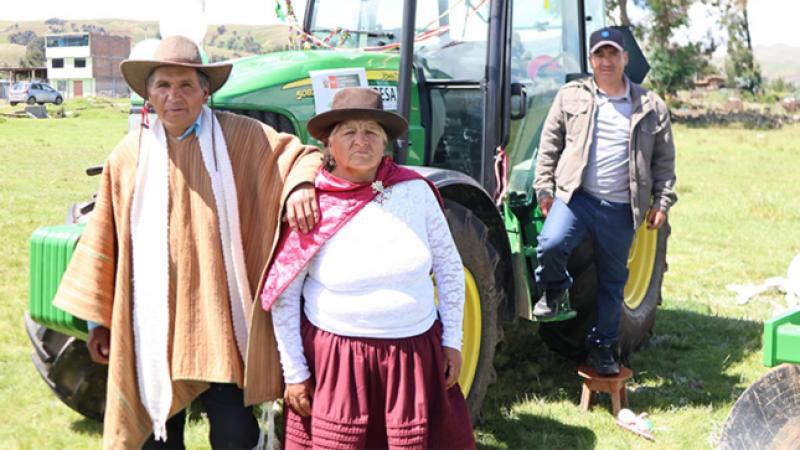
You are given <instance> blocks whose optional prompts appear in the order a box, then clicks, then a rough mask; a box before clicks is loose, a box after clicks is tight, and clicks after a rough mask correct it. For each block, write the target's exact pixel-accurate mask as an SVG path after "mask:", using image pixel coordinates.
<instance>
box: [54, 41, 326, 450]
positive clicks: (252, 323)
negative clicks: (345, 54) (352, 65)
mask: <svg viewBox="0 0 800 450" xmlns="http://www.w3.org/2000/svg"><path fill="white" fill-rule="evenodd" d="M120 67H121V70H122V73H123V76H124V77H125V79H126V81H127V82H128V84H129V85H130V87H131V89H132V90H133V91H134V92H136V93H138V94H139V95H141V96H142V97H143V98H145V99H147V101H148V103H149V104H150V105H152V107H153V108H154V109H155V112H156V114H157V116H158V118H157V119H155V120H153V121H152V122H150V123H149V124H148V123H147V121H145V122H144V123H143V125H142V126H141V127H140V128H139V129H136V130H134V131H132V132H130V133H128V135H127V136H126V137H125V138H123V139H122V141H121V142H120V143H119V144H118V145H117V147H116V148H115V149H114V151H113V152H112V153H111V155H110V156H109V157H108V160H107V161H106V163H105V166H104V168H103V174H102V179H101V182H100V189H99V192H98V194H97V200H96V205H95V210H94V213H93V216H92V218H91V220H90V222H89V224H88V225H87V227H86V229H85V231H84V233H83V235H82V236H81V240H80V242H79V244H78V246H77V248H76V250H75V254H74V256H73V259H72V261H71V263H70V266H69V268H68V270H67V272H66V274H65V276H64V278H63V281H62V283H61V286H60V288H59V291H58V293H57V295H56V299H55V304H56V306H58V307H59V308H62V309H64V310H66V311H68V312H70V313H72V314H74V315H75V316H78V317H81V318H84V319H86V320H89V321H90V322H94V323H95V324H96V327H95V328H93V329H92V330H91V331H90V338H89V342H88V344H89V350H90V353H91V355H92V358H93V359H94V360H95V361H98V362H107V363H108V364H109V378H108V391H107V400H106V401H107V403H106V411H105V420H104V428H103V447H104V448H139V447H142V446H145V447H154V448H158V447H160V448H164V447H166V448H174V447H182V446H183V421H184V416H183V410H184V409H185V408H186V406H187V405H188V404H189V403H190V402H191V401H192V400H193V399H195V398H197V397H200V399H201V400H202V402H203V404H204V406H205V408H206V410H207V412H208V417H209V421H210V428H211V432H210V440H211V445H212V447H214V448H242V447H247V448H252V447H254V446H255V445H256V444H257V443H258V439H259V436H258V434H259V433H258V425H257V422H256V420H255V418H254V417H253V415H252V408H251V407H246V406H245V405H252V404H255V403H260V402H264V401H269V400H272V399H275V398H278V397H280V396H281V394H282V392H281V371H280V364H279V360H278V352H277V349H276V346H275V339H274V336H273V332H272V319H271V317H270V314H269V313H268V312H265V311H264V310H262V309H261V308H260V307H259V305H258V302H255V301H254V293H257V292H260V290H261V288H260V286H258V285H257V284H258V282H259V280H261V279H262V278H263V276H262V275H263V272H264V270H265V267H266V265H267V262H268V261H269V259H270V257H271V255H272V252H273V249H274V248H275V245H276V243H277V238H278V229H279V223H280V217H281V214H282V212H283V211H284V210H285V212H286V216H287V220H288V221H289V222H290V223H293V224H294V225H295V226H297V227H299V228H300V229H301V230H306V229H309V228H310V227H312V226H313V225H314V224H315V222H316V220H317V219H316V217H317V216H318V211H317V210H316V202H315V197H314V189H313V186H312V184H311V182H312V181H313V179H314V176H315V174H316V172H317V169H318V167H319V164H320V154H319V151H318V150H317V149H316V148H314V147H308V146H304V145H302V144H301V143H300V141H299V140H298V139H297V138H296V137H294V136H291V135H288V134H282V133H278V132H276V131H275V130H273V129H272V128H270V127H269V126H266V125H264V124H261V123H260V122H257V121H255V120H252V119H249V118H245V117H241V116H237V115H233V114H228V113H221V112H214V111H212V110H211V109H209V108H208V107H207V106H206V105H205V103H206V101H207V99H208V97H209V95H210V94H211V93H213V92H214V91H216V90H217V89H219V88H220V87H221V86H222V85H223V84H224V83H225V81H226V80H227V78H228V75H229V74H230V71H231V66H230V65H229V64H210V65H204V64H202V62H201V59H200V53H199V49H198V47H197V46H196V45H195V44H194V42H192V41H190V40H189V39H187V38H183V37H179V36H172V37H168V38H165V39H164V40H163V41H162V42H161V43H160V45H159V48H158V49H157V51H156V53H155V57H154V58H153V59H152V60H126V61H123V63H122V65H121V66H120ZM148 438H149V439H148ZM159 441H161V442H159Z"/></svg>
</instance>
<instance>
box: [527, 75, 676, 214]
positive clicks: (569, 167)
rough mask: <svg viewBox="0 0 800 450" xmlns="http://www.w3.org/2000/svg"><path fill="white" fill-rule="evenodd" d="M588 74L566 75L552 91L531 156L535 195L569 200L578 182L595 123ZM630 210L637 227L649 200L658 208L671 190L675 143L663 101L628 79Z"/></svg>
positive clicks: (670, 199)
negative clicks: (571, 78) (536, 148)
mask: <svg viewBox="0 0 800 450" xmlns="http://www.w3.org/2000/svg"><path fill="white" fill-rule="evenodd" d="M594 89H595V84H594V80H593V79H592V78H585V79H580V80H575V81H571V82H569V83H567V84H565V85H564V86H562V87H561V89H560V90H559V91H558V94H557V95H556V98H555V100H554V101H553V105H552V106H551V107H550V112H549V113H548V115H547V119H546V120H545V123H544V127H543V129H542V137H541V141H540V143H539V153H538V156H537V160H536V179H535V181H534V189H535V190H536V198H537V199H538V200H539V201H541V200H542V199H543V198H546V197H553V195H555V196H556V197H558V198H560V199H561V200H562V201H563V202H565V203H569V201H570V199H571V198H572V194H573V193H574V192H575V191H576V190H577V189H578V188H579V187H580V186H581V183H582V181H583V176H584V170H585V169H586V164H587V162H588V159H589V149H590V148H591V145H592V136H594V126H595V115H596V114H595V111H596V109H595V106H596V105H595V94H594V92H595V91H594ZM631 103H632V105H631V106H632V108H631V111H632V113H631V131H630V143H629V146H628V151H629V157H630V162H631V163H632V164H629V167H630V172H629V173H630V192H631V210H632V212H633V219H634V227H636V228H638V227H639V225H641V223H642V221H644V219H645V217H646V216H647V211H648V210H649V209H650V207H651V205H652V206H653V207H657V208H659V209H661V210H662V211H664V212H667V211H668V210H669V208H670V207H671V206H672V205H673V204H675V202H676V201H677V200H678V197H677V195H676V194H675V190H674V187H675V145H674V144H673V140H672V126H671V124H670V119H669V110H668V109H667V105H666V104H665V103H664V101H663V100H661V99H660V98H659V97H658V95H656V94H655V93H653V92H650V91H648V90H647V89H645V88H643V87H641V86H639V85H638V84H635V83H633V82H631Z"/></svg>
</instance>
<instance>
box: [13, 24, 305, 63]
mask: <svg viewBox="0 0 800 450" xmlns="http://www.w3.org/2000/svg"><path fill="white" fill-rule="evenodd" d="M58 29H61V30H62V32H65V33H70V32H75V33H79V32H85V31H96V32H103V33H108V34H113V35H120V36H128V37H130V38H131V43H132V44H136V43H137V42H139V41H141V40H142V39H146V38H155V37H157V36H158V23H157V22H141V21H133V20H120V19H105V20H64V21H63V24H61V25H59V26H58ZM51 30H52V26H50V25H48V24H47V23H45V22H43V21H36V22H13V21H0V67H16V66H19V65H20V59H22V58H23V57H24V56H25V45H24V44H20V43H14V42H12V40H16V41H18V42H19V40H20V38H21V37H22V35H23V34H24V33H25V32H27V31H30V32H32V33H34V34H35V35H36V36H45V35H47V34H50V33H52V31H51ZM28 36H30V34H29V35H28ZM288 43H289V27H288V26H286V25H263V26H254V25H209V27H208V31H207V32H206V38H205V41H204V47H205V49H206V52H207V53H208V55H209V58H210V59H211V60H212V61H221V60H225V59H231V58H238V57H242V56H247V55H252V54H257V53H266V52H272V51H277V50H282V49H284V48H286V47H287V46H288Z"/></svg>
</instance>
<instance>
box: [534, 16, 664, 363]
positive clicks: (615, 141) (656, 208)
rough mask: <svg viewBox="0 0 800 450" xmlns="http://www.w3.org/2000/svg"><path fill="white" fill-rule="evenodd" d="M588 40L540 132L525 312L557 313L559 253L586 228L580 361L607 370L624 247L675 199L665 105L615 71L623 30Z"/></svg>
mask: <svg viewBox="0 0 800 450" xmlns="http://www.w3.org/2000/svg"><path fill="white" fill-rule="evenodd" d="M590 44H591V45H590V48H591V51H590V55H589V61H590V63H591V66H592V71H593V77H591V78H587V79H581V80H576V81H572V82H570V83H567V84H566V85H564V86H563V87H562V88H561V89H560V90H559V92H558V95H557V96H556V98H555V100H554V102H553V106H552V107H551V108H550V112H549V114H548V116H547V119H546V121H545V124H544V129H543V130H542V138H541V143H540V146H539V153H538V157H537V162H536V179H535V181H534V187H535V190H536V197H537V200H538V202H539V205H540V207H541V209H542V212H543V213H544V214H545V216H546V217H547V219H546V220H545V224H544V228H543V229H542V233H541V235H540V236H539V246H538V249H537V255H538V257H539V267H538V268H537V269H536V282H537V284H538V285H539V286H540V287H541V288H542V292H543V295H542V296H541V298H540V299H539V301H538V302H537V303H536V305H535V307H534V315H535V316H537V317H539V318H542V319H548V318H552V317H554V316H555V315H557V314H558V313H559V311H558V308H559V305H561V304H562V303H563V300H564V296H565V295H566V290H567V289H568V288H569V286H570V285H571V284H572V279H571V277H570V275H569V273H568V272H567V270H566V264H567V259H568V258H569V255H570V253H572V250H573V249H574V248H575V247H576V246H577V245H578V244H580V242H581V241H582V240H583V239H584V238H585V237H586V235H588V234H591V236H592V237H593V242H594V262H595V267H596V270H597V302H596V306H595V319H594V324H593V327H592V329H591V330H590V332H589V335H588V336H587V346H588V348H589V356H588V359H587V362H588V363H589V364H590V365H591V366H593V367H594V368H595V369H596V370H597V372H598V373H600V374H601V375H614V374H616V373H618V372H619V364H618V363H617V361H616V360H615V354H614V353H615V352H614V346H615V344H616V343H617V341H618V340H619V322H620V314H621V308H622V301H623V290H624V287H625V283H626V282H627V279H628V268H627V258H628V252H629V251H630V246H631V243H632V240H633V236H634V232H635V230H636V228H638V227H639V226H640V225H641V224H642V223H643V222H644V221H645V220H646V221H647V226H648V227H649V228H651V229H657V228H660V227H662V226H663V225H664V224H665V223H666V221H667V213H668V211H669V208H670V207H671V206H672V205H673V204H674V203H675V201H676V200H677V196H676V195H675V191H674V185H675V147H674V145H673V141H672V129H671V125H670V119H669V111H668V110H667V107H666V105H665V104H664V102H663V101H662V100H661V99H660V98H659V97H658V96H657V95H656V94H654V93H653V92H650V91H648V90H646V89H644V88H643V87H641V86H639V85H637V84H635V83H633V82H631V81H630V80H629V79H628V78H627V77H626V76H625V74H624V70H625V65H626V64H627V63H628V54H627V52H625V46H624V36H623V34H622V32H620V31H619V30H616V29H613V28H603V29H600V30H597V31H595V32H594V33H592V35H591V37H590Z"/></svg>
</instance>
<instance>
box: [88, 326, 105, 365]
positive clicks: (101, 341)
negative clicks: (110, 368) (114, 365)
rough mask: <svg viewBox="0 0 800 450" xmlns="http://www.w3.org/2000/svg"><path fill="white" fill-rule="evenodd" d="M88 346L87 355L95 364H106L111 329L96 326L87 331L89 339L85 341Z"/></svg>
mask: <svg viewBox="0 0 800 450" xmlns="http://www.w3.org/2000/svg"><path fill="white" fill-rule="evenodd" d="M86 347H88V348H89V356H91V358H92V361H94V362H96V363H97V364H108V355H109V352H110V349H111V330H109V329H108V328H106V327H104V326H98V327H97V328H95V329H93V330H92V331H90V332H89V341H88V342H86Z"/></svg>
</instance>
